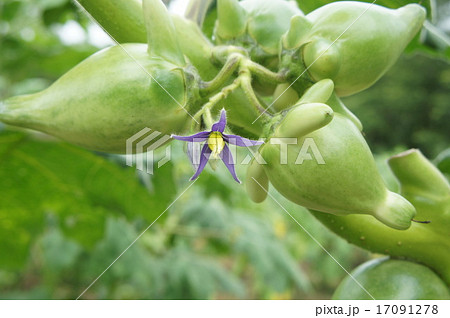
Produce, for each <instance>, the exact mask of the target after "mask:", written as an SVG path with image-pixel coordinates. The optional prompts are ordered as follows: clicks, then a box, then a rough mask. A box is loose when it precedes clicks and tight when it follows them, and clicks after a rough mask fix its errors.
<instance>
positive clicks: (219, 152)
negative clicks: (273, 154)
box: [171, 109, 264, 183]
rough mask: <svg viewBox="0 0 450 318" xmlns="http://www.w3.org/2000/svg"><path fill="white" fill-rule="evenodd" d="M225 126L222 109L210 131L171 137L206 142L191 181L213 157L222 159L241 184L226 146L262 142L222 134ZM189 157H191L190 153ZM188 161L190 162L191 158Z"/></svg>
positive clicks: (254, 144) (223, 110) (242, 145)
mask: <svg viewBox="0 0 450 318" xmlns="http://www.w3.org/2000/svg"><path fill="white" fill-rule="evenodd" d="M226 125H227V117H226V112H225V109H222V112H221V113H220V119H219V121H218V122H217V123H215V124H214V125H212V127H211V130H210V131H202V132H199V133H197V134H194V135H192V136H175V135H172V136H171V137H172V138H174V139H177V140H182V141H187V142H203V141H206V142H205V144H204V145H203V148H202V151H201V153H200V163H199V165H198V168H197V171H196V172H195V174H194V175H193V176H192V178H191V180H195V179H196V178H197V177H198V176H199V175H200V173H201V172H202V171H203V169H204V168H205V166H206V164H207V163H208V160H209V159H210V157H211V156H213V158H220V159H222V161H223V163H224V164H225V166H226V167H227V168H228V170H229V171H230V173H231V175H232V176H233V178H234V180H236V181H237V182H239V183H241V181H240V180H239V179H238V177H237V176H236V171H235V170H234V160H233V156H232V154H231V152H230V148H229V147H228V144H232V145H236V146H239V147H250V146H256V145H261V144H263V143H264V142H263V141H257V140H250V139H247V138H244V137H241V136H237V135H227V134H224V133H223V131H224V130H225V126H226ZM189 156H191V154H190V153H189ZM190 159H191V161H192V159H193V158H190Z"/></svg>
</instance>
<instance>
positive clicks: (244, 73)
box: [239, 68, 272, 118]
mask: <svg viewBox="0 0 450 318" xmlns="http://www.w3.org/2000/svg"><path fill="white" fill-rule="evenodd" d="M239 78H240V80H241V87H242V90H243V91H244V93H245V95H247V97H248V99H249V101H250V103H251V105H252V106H253V108H254V109H255V110H256V111H257V112H258V113H259V114H261V116H264V117H266V118H267V117H272V116H271V115H270V114H268V113H267V111H266V108H267V107H263V106H262V105H261V103H260V101H259V99H258V97H257V96H256V94H255V91H254V90H253V87H252V78H251V75H250V71H249V70H248V69H245V68H244V69H242V70H240V72H239Z"/></svg>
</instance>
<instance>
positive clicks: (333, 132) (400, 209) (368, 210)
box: [261, 113, 415, 230]
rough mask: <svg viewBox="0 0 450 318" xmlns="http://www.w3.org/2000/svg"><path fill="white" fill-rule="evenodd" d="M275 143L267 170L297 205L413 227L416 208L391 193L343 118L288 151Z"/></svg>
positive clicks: (267, 149) (268, 150)
mask: <svg viewBox="0 0 450 318" xmlns="http://www.w3.org/2000/svg"><path fill="white" fill-rule="evenodd" d="M297 120H298V124H299V126H301V125H306V123H302V122H301V117H299V118H298V119H297ZM277 129H278V130H280V128H277ZM298 129H299V128H296V129H295V130H298ZM284 136H285V137H293V136H295V134H294V133H292V134H289V133H286V135H284ZM271 143H272V140H271V142H269V143H266V144H265V145H264V146H263V147H262V148H261V154H262V156H263V158H264V160H265V161H266V162H267V163H268V164H267V165H264V169H265V171H266V174H267V175H268V177H269V180H270V182H271V183H272V184H273V186H274V187H275V188H276V189H277V190H278V191H279V192H280V193H281V194H282V195H283V196H285V197H286V198H287V199H289V200H291V201H292V202H295V203H297V204H299V205H302V206H304V207H306V208H309V209H314V210H318V211H321V212H327V213H332V214H335V215H347V214H370V215H372V216H374V217H375V218H377V219H378V220H379V221H381V222H383V223H384V224H386V225H388V226H390V227H392V228H396V229H401V230H404V229H407V228H408V227H409V226H410V225H411V219H412V218H413V217H414V215H415V209H414V207H413V206H412V205H411V204H410V203H409V202H408V201H406V200H405V199H404V198H403V197H401V196H399V195H398V194H396V193H392V192H390V191H388V190H387V189H386V186H385V185H384V183H383V180H382V179H381V176H380V175H379V173H378V171H377V168H376V165H375V161H374V159H373V157H372V153H371V152H370V149H369V147H368V146H367V144H366V142H365V140H364V138H363V137H362V135H361V133H360V131H359V130H358V128H357V127H356V126H355V125H354V124H353V123H352V122H351V121H350V120H348V119H347V118H345V117H343V116H342V115H340V114H338V113H335V115H334V118H333V120H332V121H331V122H330V123H329V124H328V125H326V126H324V127H322V128H320V129H318V130H316V131H313V132H311V133H309V134H307V135H305V136H303V137H301V138H298V139H297V144H289V145H287V146H286V148H285V149H283V147H281V145H274V144H271ZM313 146H314V147H313ZM305 148H306V149H305ZM309 148H311V149H309ZM310 152H312V153H313V155H314V156H312V155H311V154H310ZM283 158H287V160H286V162H283Z"/></svg>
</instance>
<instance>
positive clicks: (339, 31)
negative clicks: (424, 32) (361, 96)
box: [284, 1, 425, 96]
mask: <svg viewBox="0 0 450 318" xmlns="http://www.w3.org/2000/svg"><path fill="white" fill-rule="evenodd" d="M298 19H306V21H303V22H302V24H303V25H306V26H310V30H309V33H308V35H306V36H305V35H304V34H301V36H300V35H299V39H296V38H295V37H294V36H293V33H294V32H288V33H287V35H289V34H290V33H291V36H290V37H289V41H287V40H285V41H284V42H285V43H286V45H292V43H297V45H298V47H301V46H302V45H304V46H303V47H302V48H301V51H302V52H301V55H302V56H303V61H304V66H305V67H306V68H308V73H309V75H310V77H311V78H312V79H313V80H315V81H319V80H321V79H324V78H330V79H332V80H333V81H334V83H335V89H336V92H337V94H338V95H339V96H347V95H351V94H354V93H357V92H359V91H361V90H364V89H366V88H368V87H370V86H371V85H372V84H373V83H375V82H376V81H377V80H378V79H379V78H380V77H381V76H382V75H383V74H384V73H385V72H386V71H387V70H388V69H389V68H390V67H391V66H392V65H393V64H394V63H395V61H396V60H397V59H398V57H399V56H400V55H401V53H402V52H403V50H404V49H405V47H406V46H407V44H408V43H409V42H410V41H411V40H412V38H413V37H414V36H415V35H416V34H417V32H418V31H419V30H420V28H421V27H422V24H423V22H424V20H425V10H424V9H423V8H422V7H421V6H419V5H417V4H408V5H406V6H404V7H402V8H399V9H396V10H392V9H388V8H385V7H382V6H379V5H374V4H369V3H365V2H354V1H339V2H333V3H330V4H327V5H325V6H323V7H320V8H318V9H317V10H314V11H313V12H311V13H309V14H308V15H307V16H306V17H305V18H302V17H300V18H298ZM297 24H299V23H297ZM294 27H296V26H295V24H293V25H292V26H291V28H294ZM287 35H286V36H285V38H286V37H287ZM294 35H295V34H294Z"/></svg>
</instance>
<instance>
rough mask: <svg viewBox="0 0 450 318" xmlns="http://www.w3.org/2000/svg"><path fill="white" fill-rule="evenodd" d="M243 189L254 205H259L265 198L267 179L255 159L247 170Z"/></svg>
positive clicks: (267, 189) (267, 188)
mask: <svg viewBox="0 0 450 318" xmlns="http://www.w3.org/2000/svg"><path fill="white" fill-rule="evenodd" d="M245 188H246V190H247V194H248V196H249V197H250V199H251V200H252V201H253V202H255V203H261V202H263V201H264V200H265V199H266V198H267V192H268V191H269V178H267V175H266V173H265V171H264V168H263V166H262V165H260V164H259V163H258V162H257V161H256V160H255V159H253V161H252V162H251V163H250V166H249V167H248V169H247V177H246V180H245Z"/></svg>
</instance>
